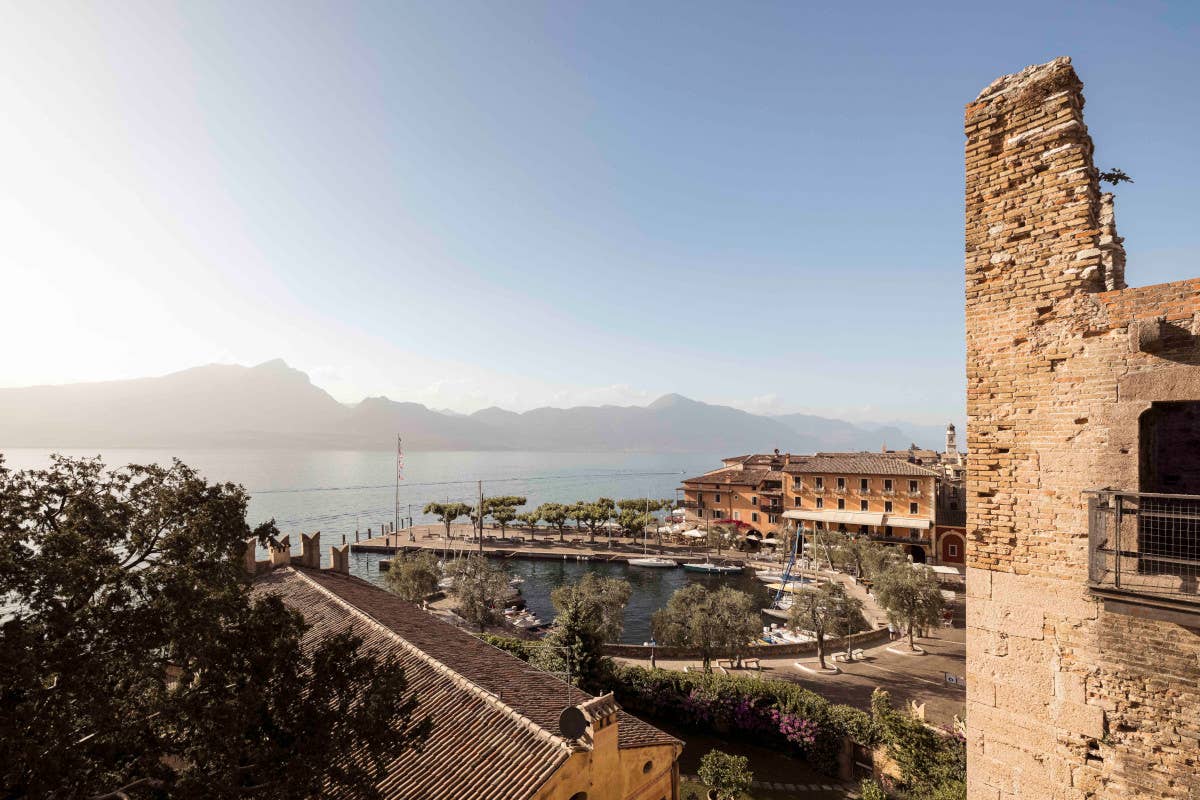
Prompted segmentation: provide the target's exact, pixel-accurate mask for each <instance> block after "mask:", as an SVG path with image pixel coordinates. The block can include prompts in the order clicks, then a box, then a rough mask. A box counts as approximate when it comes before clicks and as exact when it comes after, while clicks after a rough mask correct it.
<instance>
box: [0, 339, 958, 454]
mask: <svg viewBox="0 0 1200 800" xmlns="http://www.w3.org/2000/svg"><path fill="white" fill-rule="evenodd" d="M912 430H915V427H914V428H912ZM398 432H399V433H400V434H402V435H403V437H404V444H405V447H407V448H409V449H411V450H558V451H571V450H574V451H581V452H595V451H617V452H636V451H641V452H708V453H726V454H729V455H737V454H739V453H749V452H769V451H770V450H772V449H774V448H778V449H780V450H781V451H785V452H793V453H805V452H813V451H816V450H849V449H867V450H875V449H878V448H879V446H880V444H881V443H882V441H885V440H886V441H887V443H888V445H889V447H894V448H901V447H906V446H907V445H908V444H909V441H910V439H912V440H916V441H917V442H918V444H922V445H925V446H940V443H941V439H940V435H939V437H936V438H933V439H929V438H920V439H913V437H911V436H909V431H906V430H905V429H904V428H902V427H900V426H897V425H888V426H884V427H876V428H873V429H872V428H868V427H867V426H866V425H854V424H851V423H849V422H844V421H842V420H836V419H825V418H823V417H816V416H811V415H805V414H787V415H783V416H779V417H764V416H760V415H756V414H750V413H748V412H745V411H739V410H738V409H735V408H730V407H728V406H719V405H710V404H708V403H701V402H698V401H696V400H690V399H688V398H686V397H683V396H681V395H677V394H668V395H664V396H663V397H660V398H659V399H657V400H655V401H654V402H653V403H651V404H649V405H648V406H579V407H575V408H537V409H533V410H532V411H526V412H524V413H520V414H518V413H515V412H512V411H506V410H504V409H501V408H495V407H492V408H486V409H483V410H481V411H476V412H475V413H474V414H469V415H464V414H457V413H451V412H444V411H435V410H433V409H430V408H427V407H425V406H423V405H421V404H419V403H404V402H397V401H394V400H389V399H388V398H386V397H369V398H367V399H365V400H363V401H362V402H360V403H357V404H353V405H346V404H343V403H339V402H338V401H337V400H335V399H333V397H331V396H330V395H329V394H328V393H326V392H325V391H324V390H323V389H320V388H319V387H317V386H314V385H313V384H312V382H311V381H310V380H309V379H308V376H307V375H306V374H304V373H303V372H301V371H299V370H296V369H293V368H291V367H289V366H288V365H287V364H285V363H284V362H283V361H279V360H276V361H268V362H266V363H264V364H259V365H258V366H255V367H242V366H227V365H215V364H214V365H209V366H205V367H196V368H194V369H189V370H184V371H183V372H176V373H173V374H170V375H165V376H162V377H158V378H140V379H137V380H127V381H111V382H106V383H85V384H71V385H66V386H35V387H29V388H21V389H0V450H3V448H5V447H47V448H52V447H64V448H65V447H308V448H329V449H333V448H347V449H380V448H391V447H392V446H393V443H394V439H395V436H396V434H397V433H398ZM922 436H923V437H924V436H925V434H922Z"/></svg>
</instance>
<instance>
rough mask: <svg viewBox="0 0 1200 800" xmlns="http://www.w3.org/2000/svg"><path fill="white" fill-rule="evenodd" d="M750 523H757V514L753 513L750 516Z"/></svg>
mask: <svg viewBox="0 0 1200 800" xmlns="http://www.w3.org/2000/svg"><path fill="white" fill-rule="evenodd" d="M750 521H751V522H758V514H754V513H752V514H750Z"/></svg>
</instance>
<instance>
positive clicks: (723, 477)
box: [683, 467, 767, 486]
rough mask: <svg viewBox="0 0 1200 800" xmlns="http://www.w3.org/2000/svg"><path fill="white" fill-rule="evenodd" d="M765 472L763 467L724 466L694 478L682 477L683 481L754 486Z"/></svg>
mask: <svg viewBox="0 0 1200 800" xmlns="http://www.w3.org/2000/svg"><path fill="white" fill-rule="evenodd" d="M766 473H767V471H766V470H764V469H742V468H741V467H726V468H725V469H717V470H713V471H712V472H706V473H704V474H703V475H697V476H696V477H695V478H684V479H683V483H720V484H726V485H732V486H754V485H756V484H757V483H758V482H759V481H761V480H762V476H763V475H765V474H766Z"/></svg>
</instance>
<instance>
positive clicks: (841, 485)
mask: <svg viewBox="0 0 1200 800" xmlns="http://www.w3.org/2000/svg"><path fill="white" fill-rule="evenodd" d="M837 487H838V491H839V492H844V491H846V479H845V478H838V479H837Z"/></svg>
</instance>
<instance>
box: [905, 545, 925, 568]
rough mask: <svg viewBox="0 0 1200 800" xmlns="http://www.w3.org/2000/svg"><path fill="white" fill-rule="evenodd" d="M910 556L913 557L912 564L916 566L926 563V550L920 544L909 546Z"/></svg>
mask: <svg viewBox="0 0 1200 800" xmlns="http://www.w3.org/2000/svg"><path fill="white" fill-rule="evenodd" d="M908 554H909V555H910V556H912V562H913V563H914V564H924V563H925V548H924V547H921V546H920V545H919V544H913V545H909V546H908Z"/></svg>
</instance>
